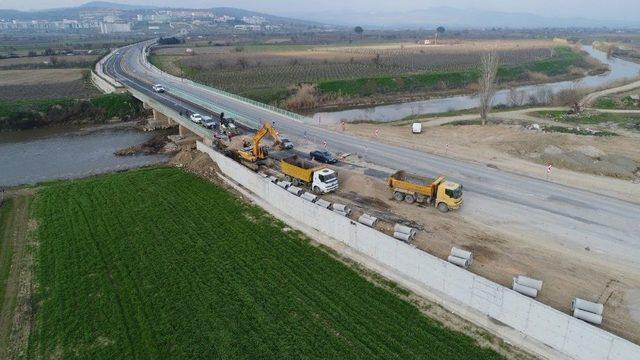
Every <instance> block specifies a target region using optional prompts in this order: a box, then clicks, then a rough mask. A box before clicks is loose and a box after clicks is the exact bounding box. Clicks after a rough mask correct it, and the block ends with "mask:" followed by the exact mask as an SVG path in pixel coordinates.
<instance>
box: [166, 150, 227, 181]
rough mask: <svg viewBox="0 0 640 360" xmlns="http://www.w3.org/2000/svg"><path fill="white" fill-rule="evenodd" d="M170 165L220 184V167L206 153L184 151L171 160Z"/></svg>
mask: <svg viewBox="0 0 640 360" xmlns="http://www.w3.org/2000/svg"><path fill="white" fill-rule="evenodd" d="M169 164H171V165H174V166H176V167H180V168H184V169H185V170H187V171H188V172H190V173H193V174H196V175H198V176H202V177H204V178H206V179H208V180H210V181H212V182H214V183H220V178H219V177H218V175H217V173H218V172H220V169H219V168H218V165H217V164H216V163H215V162H214V161H213V160H212V159H211V158H210V157H209V155H207V154H205V153H201V152H199V151H194V150H182V151H180V152H178V153H177V154H176V155H174V156H173V158H171V160H169Z"/></svg>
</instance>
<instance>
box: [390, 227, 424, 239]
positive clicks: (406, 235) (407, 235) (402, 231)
mask: <svg viewBox="0 0 640 360" xmlns="http://www.w3.org/2000/svg"><path fill="white" fill-rule="evenodd" d="M417 233H418V231H417V230H416V229H414V228H412V227H409V226H405V225H402V224H395V225H394V226H393V237H394V238H396V239H398V240H402V241H405V242H411V241H413V240H415V239H416V234H417Z"/></svg>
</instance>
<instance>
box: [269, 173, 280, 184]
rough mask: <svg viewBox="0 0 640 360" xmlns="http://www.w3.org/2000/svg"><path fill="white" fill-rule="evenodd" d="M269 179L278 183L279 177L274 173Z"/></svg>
mask: <svg viewBox="0 0 640 360" xmlns="http://www.w3.org/2000/svg"><path fill="white" fill-rule="evenodd" d="M269 181H271V182H272V183H277V182H278V178H277V177H275V176H273V175H271V176H269Z"/></svg>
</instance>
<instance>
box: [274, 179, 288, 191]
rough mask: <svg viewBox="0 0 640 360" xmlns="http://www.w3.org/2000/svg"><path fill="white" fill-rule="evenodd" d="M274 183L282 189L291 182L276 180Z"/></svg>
mask: <svg viewBox="0 0 640 360" xmlns="http://www.w3.org/2000/svg"><path fill="white" fill-rule="evenodd" d="M276 185H278V186H280V187H281V188H283V189H286V188H288V187H289V186H291V183H290V182H288V181H278V182H277V183H276Z"/></svg>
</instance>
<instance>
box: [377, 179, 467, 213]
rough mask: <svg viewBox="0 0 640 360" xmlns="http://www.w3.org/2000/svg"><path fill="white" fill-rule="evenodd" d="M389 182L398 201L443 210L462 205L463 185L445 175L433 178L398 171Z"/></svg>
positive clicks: (453, 208)
mask: <svg viewBox="0 0 640 360" xmlns="http://www.w3.org/2000/svg"><path fill="white" fill-rule="evenodd" d="M388 184H389V188H390V189H392V191H393V198H394V199H395V200H397V201H405V202H407V203H409V204H413V203H415V202H417V203H423V204H428V205H432V206H435V207H437V208H438V210H440V211H442V212H447V211H449V210H455V209H458V208H460V206H462V185H460V184H457V183H454V182H451V181H447V180H446V179H445V177H444V176H438V177H437V178H435V179H431V178H426V177H422V176H419V175H415V174H410V173H407V172H405V171H398V172H396V173H395V174H393V175H391V176H390V177H389V179H388Z"/></svg>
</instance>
